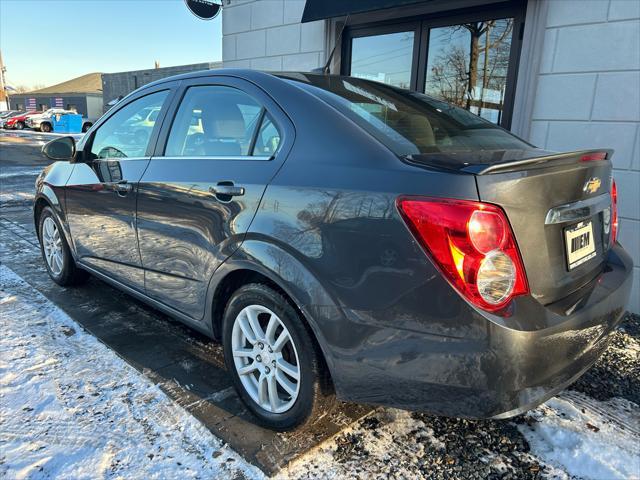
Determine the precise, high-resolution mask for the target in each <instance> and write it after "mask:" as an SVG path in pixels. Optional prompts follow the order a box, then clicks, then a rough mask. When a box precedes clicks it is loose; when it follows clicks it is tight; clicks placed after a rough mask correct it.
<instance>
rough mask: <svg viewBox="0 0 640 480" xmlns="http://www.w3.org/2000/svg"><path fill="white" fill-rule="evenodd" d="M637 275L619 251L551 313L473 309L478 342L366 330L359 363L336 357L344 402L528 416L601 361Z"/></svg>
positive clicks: (532, 304) (526, 302)
mask: <svg viewBox="0 0 640 480" xmlns="http://www.w3.org/2000/svg"><path fill="white" fill-rule="evenodd" d="M632 271H633V264H632V261H631V259H630V257H629V256H628V255H627V253H626V252H625V251H624V250H623V249H622V247H620V246H619V245H617V246H616V247H614V248H613V249H612V250H611V251H610V253H609V258H608V262H607V264H606V266H605V268H604V271H603V272H602V273H601V274H600V275H599V276H598V277H597V278H596V279H594V280H593V281H592V282H590V283H589V284H588V285H586V286H585V287H583V288H582V289H581V290H580V291H578V292H575V293H574V294H572V295H571V296H569V297H567V298H566V299H563V300H561V301H559V302H556V303H554V304H552V305H547V306H542V305H541V304H539V303H538V302H536V301H535V300H534V299H532V298H522V299H518V300H517V302H516V305H515V309H514V314H513V316H512V317H510V318H508V319H506V320H505V319H503V318H500V317H493V316H491V315H490V314H487V313H485V312H480V311H476V310H474V309H472V308H471V307H470V306H468V305H466V308H469V315H470V316H473V317H474V319H475V320H474V321H476V320H477V319H478V318H481V322H484V330H485V331H484V334H483V335H480V336H478V335H476V336H475V337H474V338H468V336H465V335H464V332H461V335H460V336H446V337H445V336H438V335H431V334H425V333H422V332H417V331H409V330H401V329H392V328H388V327H387V328H376V327H367V328H366V332H365V331H362V329H363V328H365V327H363V326H362V325H359V326H358V327H357V329H359V330H361V331H362V332H361V333H363V334H364V335H365V337H366V338H367V340H365V341H364V342H361V343H360V345H359V348H358V351H357V355H351V354H350V353H353V352H346V351H342V352H337V355H336V356H335V357H334V368H333V369H332V370H333V372H332V374H333V376H334V382H335V383H336V389H337V391H338V394H339V396H341V397H342V398H344V399H346V400H354V401H358V402H366V403H373V404H383V405H387V406H394V407H399V408H404V409H408V410H420V411H426V412H430V413H434V414H439V415H447V416H454V417H471V418H490V417H493V418H507V417H511V416H514V415H517V414H519V413H522V412H524V411H527V410H529V409H530V408H532V407H534V406H536V405H538V404H540V403H542V402H544V401H545V400H547V399H548V398H549V397H551V396H553V395H554V394H556V393H557V392H558V391H560V390H562V389H563V388H565V387H566V386H567V385H569V384H571V383H572V382H574V381H575V380H577V378H579V377H580V376H581V375H582V374H583V373H584V372H585V371H586V370H587V369H588V368H589V367H590V366H591V365H593V363H594V362H595V361H596V360H597V359H598V357H599V356H600V355H601V354H602V353H603V351H604V350H605V349H606V347H607V345H608V340H609V334H610V333H611V331H612V330H614V329H615V328H616V326H617V325H618V324H619V323H620V321H621V319H622V316H623V314H624V312H625V306H626V304H627V302H628V300H629V296H630V293H631V285H632ZM351 313H353V312H351ZM347 316H349V312H347ZM354 328H356V327H354ZM354 333H355V332H354Z"/></svg>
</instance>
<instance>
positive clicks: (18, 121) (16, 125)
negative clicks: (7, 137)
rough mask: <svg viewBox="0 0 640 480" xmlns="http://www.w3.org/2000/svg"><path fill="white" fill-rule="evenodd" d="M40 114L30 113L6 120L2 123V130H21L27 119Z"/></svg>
mask: <svg viewBox="0 0 640 480" xmlns="http://www.w3.org/2000/svg"><path fill="white" fill-rule="evenodd" d="M40 113H41V112H36V111H35V110H34V111H31V112H26V113H23V114H22V115H16V116H14V117H11V118H8V119H7V120H5V122H4V128H7V129H12V130H22V129H23V128H24V127H25V125H26V121H27V118H28V117H30V116H32V115H40Z"/></svg>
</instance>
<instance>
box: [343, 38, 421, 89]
mask: <svg viewBox="0 0 640 480" xmlns="http://www.w3.org/2000/svg"><path fill="white" fill-rule="evenodd" d="M413 44H414V32H397V33H387V34H383V35H370V36H366V37H358V38H354V39H353V40H352V43H351V75H353V76H354V77H358V78H365V79H367V80H376V81H378V82H384V83H388V84H389V85H394V86H396V87H400V88H410V87H411V64H412V62H413Z"/></svg>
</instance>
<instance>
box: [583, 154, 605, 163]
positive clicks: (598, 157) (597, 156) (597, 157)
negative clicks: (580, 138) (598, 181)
mask: <svg viewBox="0 0 640 480" xmlns="http://www.w3.org/2000/svg"><path fill="white" fill-rule="evenodd" d="M606 159H607V152H595V153H587V154H585V155H582V157H580V160H581V161H583V162H593V161H597V160H606Z"/></svg>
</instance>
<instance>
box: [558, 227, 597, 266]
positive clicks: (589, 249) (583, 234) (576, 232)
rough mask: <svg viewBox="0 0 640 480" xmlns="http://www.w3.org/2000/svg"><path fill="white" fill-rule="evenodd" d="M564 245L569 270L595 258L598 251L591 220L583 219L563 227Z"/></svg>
mask: <svg viewBox="0 0 640 480" xmlns="http://www.w3.org/2000/svg"><path fill="white" fill-rule="evenodd" d="M564 245H565V252H566V257H567V270H569V271H571V270H573V269H574V268H577V267H579V266H580V265H582V264H584V263H586V262H588V261H589V260H591V259H592V258H595V257H596V255H597V254H598V252H597V251H596V242H595V238H594V236H593V222H592V221H591V220H584V221H582V222H580V223H576V224H574V225H571V226H569V227H567V228H565V229H564Z"/></svg>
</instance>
